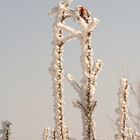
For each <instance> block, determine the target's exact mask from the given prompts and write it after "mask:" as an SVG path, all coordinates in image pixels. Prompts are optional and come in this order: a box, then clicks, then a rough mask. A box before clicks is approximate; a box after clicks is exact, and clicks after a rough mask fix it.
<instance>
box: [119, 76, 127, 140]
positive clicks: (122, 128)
mask: <svg viewBox="0 0 140 140" xmlns="http://www.w3.org/2000/svg"><path fill="white" fill-rule="evenodd" d="M128 90H129V85H128V80H127V79H125V78H123V79H122V80H121V83H120V89H119V93H118V95H119V108H118V109H117V110H118V111H117V113H118V115H119V118H118V120H117V126H118V132H117V135H116V139H117V140H127V135H128V134H127V130H128V126H127V120H128V99H127V97H128V94H129V91H128Z"/></svg>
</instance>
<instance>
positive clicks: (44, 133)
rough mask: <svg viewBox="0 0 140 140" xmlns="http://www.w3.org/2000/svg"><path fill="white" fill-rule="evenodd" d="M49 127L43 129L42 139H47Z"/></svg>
mask: <svg viewBox="0 0 140 140" xmlns="http://www.w3.org/2000/svg"><path fill="white" fill-rule="evenodd" d="M49 130H50V129H49V128H46V129H44V132H43V140H49Z"/></svg>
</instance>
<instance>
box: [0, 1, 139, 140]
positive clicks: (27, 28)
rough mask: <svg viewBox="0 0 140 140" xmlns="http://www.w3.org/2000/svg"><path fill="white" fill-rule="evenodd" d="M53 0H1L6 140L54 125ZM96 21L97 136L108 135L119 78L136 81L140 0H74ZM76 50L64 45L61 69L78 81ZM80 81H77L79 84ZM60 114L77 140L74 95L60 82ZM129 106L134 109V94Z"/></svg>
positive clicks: (0, 82)
mask: <svg viewBox="0 0 140 140" xmlns="http://www.w3.org/2000/svg"><path fill="white" fill-rule="evenodd" d="M57 3H58V0H51V1H49V0H0V121H3V120H9V121H11V122H12V127H11V129H12V130H11V131H12V134H11V140H25V139H26V140H41V139H42V133H43V129H44V128H46V127H47V126H49V127H51V128H53V127H54V121H53V117H54V113H53V96H52V92H53V90H52V79H51V78H52V77H51V76H50V74H49V72H48V68H49V66H50V63H51V62H52V57H51V54H52V48H53V46H52V45H51V41H52V40H53V37H52V24H53V21H54V17H52V18H50V17H49V16H48V14H47V13H48V11H49V10H50V9H51V8H53V7H54V6H56V4H57ZM78 4H81V5H84V6H85V7H87V8H88V9H89V10H90V11H91V12H92V13H93V16H95V17H97V18H99V19H100V20H101V22H100V24H99V25H98V26H97V28H96V30H95V32H94V37H93V47H94V58H100V59H102V60H103V63H104V67H103V71H102V72H101V73H100V75H99V79H98V86H97V90H96V91H97V92H96V99H97V100H98V106H97V108H96V111H95V120H96V132H97V136H98V137H99V138H107V139H108V140H111V139H113V134H114V129H113V128H115V127H114V126H113V124H112V123H111V121H110V120H109V119H108V117H107V116H110V118H111V119H113V120H115V119H116V118H117V115H116V113H115V111H114V110H115V108H116V107H117V102H118V98H117V92H118V88H119V79H120V78H121V77H122V76H127V77H128V78H129V81H130V83H133V84H134V85H135V86H137V84H139V81H140V73H139V70H140V38H139V37H140V7H139V6H140V1H139V0H133V1H132V0H123V1H122V0H117V1H114V0H74V2H73V3H72V4H71V7H73V8H75V7H76V6H77V5H78ZM80 55H81V48H80V46H79V42H78V41H73V42H72V43H69V44H68V45H67V46H65V54H64V68H65V73H69V72H70V73H72V74H73V75H74V76H75V78H76V79H77V81H78V82H79V81H80V79H81V76H82V74H81V67H80V63H79V62H80V58H79V57H80ZM79 83H80V82H79ZM64 93H65V103H66V104H65V118H66V122H67V125H68V127H69V128H70V130H71V135H72V136H73V137H75V138H77V140H80V139H82V137H81V131H82V125H81V114H80V110H78V109H77V108H73V105H72V100H73V99H74V98H78V95H77V93H75V91H74V90H73V89H72V87H71V86H70V85H69V83H68V82H67V81H65V91H64ZM129 98H130V99H131V100H132V102H131V103H130V108H131V109H132V110H133V109H134V108H135V111H138V109H137V107H136V104H135V101H134V99H135V98H134V97H133V96H132V95H130V96H129Z"/></svg>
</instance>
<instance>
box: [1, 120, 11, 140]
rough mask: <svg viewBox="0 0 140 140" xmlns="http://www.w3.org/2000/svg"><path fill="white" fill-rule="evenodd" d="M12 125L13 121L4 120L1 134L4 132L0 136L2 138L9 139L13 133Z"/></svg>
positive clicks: (2, 139) (3, 139)
mask: <svg viewBox="0 0 140 140" xmlns="http://www.w3.org/2000/svg"><path fill="white" fill-rule="evenodd" d="M10 125H11V123H10V122H9V121H3V122H2V129H1V130H0V134H2V137H1V138H0V140H9V138H10V133H11V132H10Z"/></svg>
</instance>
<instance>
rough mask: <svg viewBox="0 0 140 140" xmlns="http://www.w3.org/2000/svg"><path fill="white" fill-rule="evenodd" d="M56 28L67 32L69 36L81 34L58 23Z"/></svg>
mask: <svg viewBox="0 0 140 140" xmlns="http://www.w3.org/2000/svg"><path fill="white" fill-rule="evenodd" d="M57 26H58V27H59V28H61V29H63V30H65V31H67V32H70V33H71V34H77V35H78V34H80V33H81V32H80V31H76V30H75V29H73V28H71V27H70V26H67V25H65V24H63V23H58V24H57Z"/></svg>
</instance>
